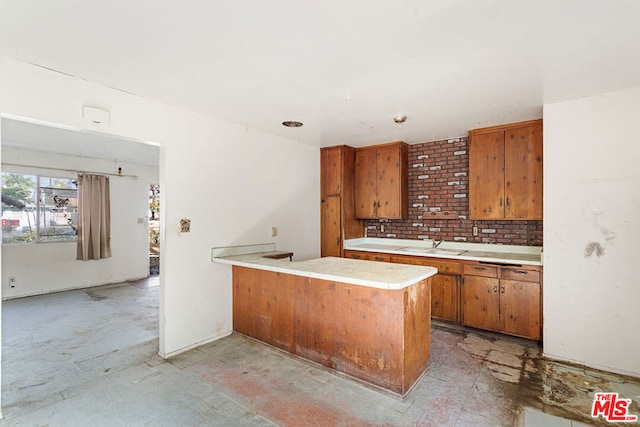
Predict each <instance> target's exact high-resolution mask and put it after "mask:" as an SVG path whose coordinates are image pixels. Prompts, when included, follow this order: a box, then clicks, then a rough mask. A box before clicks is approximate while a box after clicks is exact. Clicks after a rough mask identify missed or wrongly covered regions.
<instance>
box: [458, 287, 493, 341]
mask: <svg viewBox="0 0 640 427" xmlns="http://www.w3.org/2000/svg"><path fill="white" fill-rule="evenodd" d="M498 285H499V280H498V279H495V278H491V277H479V276H464V283H463V285H462V292H461V293H462V296H461V299H462V323H463V324H464V325H465V326H472V327H474V328H480V329H489V330H492V331H497V330H498V329H499V326H500V322H499V310H500V301H499V299H500V298H499V293H498V288H499V286H498Z"/></svg>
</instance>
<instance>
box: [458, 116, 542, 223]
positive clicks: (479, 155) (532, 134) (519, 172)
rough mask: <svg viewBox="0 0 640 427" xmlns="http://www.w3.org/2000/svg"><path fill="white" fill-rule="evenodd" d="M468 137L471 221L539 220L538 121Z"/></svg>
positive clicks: (540, 207) (540, 145)
mask: <svg viewBox="0 0 640 427" xmlns="http://www.w3.org/2000/svg"><path fill="white" fill-rule="evenodd" d="M469 136H470V141H469V212H470V217H471V219H528V220H540V219H542V120H532V121H528V122H521V123H514V124H510V125H504V126H495V127H490V128H483V129H476V130H472V131H469Z"/></svg>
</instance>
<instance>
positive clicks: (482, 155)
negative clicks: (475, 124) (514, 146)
mask: <svg viewBox="0 0 640 427" xmlns="http://www.w3.org/2000/svg"><path fill="white" fill-rule="evenodd" d="M469 212H470V215H471V218H482V219H502V218H504V132H493V133H484V134H478V135H475V136H473V137H472V138H471V141H470V142H469Z"/></svg>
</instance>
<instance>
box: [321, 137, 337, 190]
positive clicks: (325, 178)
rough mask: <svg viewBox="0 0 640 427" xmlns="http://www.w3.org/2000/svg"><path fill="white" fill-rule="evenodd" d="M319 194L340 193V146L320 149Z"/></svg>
mask: <svg viewBox="0 0 640 427" xmlns="http://www.w3.org/2000/svg"><path fill="white" fill-rule="evenodd" d="M320 165H321V169H320V175H321V177H322V178H321V180H320V194H321V195H322V196H326V195H328V194H331V195H338V194H340V191H341V188H340V182H341V181H342V180H341V176H342V149H341V147H330V148H323V149H321V150H320Z"/></svg>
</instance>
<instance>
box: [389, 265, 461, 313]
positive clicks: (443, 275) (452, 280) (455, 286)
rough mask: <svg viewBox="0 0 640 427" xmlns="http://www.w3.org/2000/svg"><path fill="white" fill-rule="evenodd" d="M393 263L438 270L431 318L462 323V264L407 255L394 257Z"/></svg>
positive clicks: (433, 286)
mask: <svg viewBox="0 0 640 427" xmlns="http://www.w3.org/2000/svg"><path fill="white" fill-rule="evenodd" d="M391 262H395V263H400V264H413V265H425V266H429V267H435V268H437V269H438V274H436V275H435V276H432V277H431V317H433V318H436V319H438V320H445V321H448V322H456V323H459V322H460V311H459V307H460V302H459V301H460V279H461V276H460V274H461V273H462V264H460V263H459V262H455V261H453V260H442V259H439V260H435V259H433V258H426V257H418V256H405V255H392V256H391Z"/></svg>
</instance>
